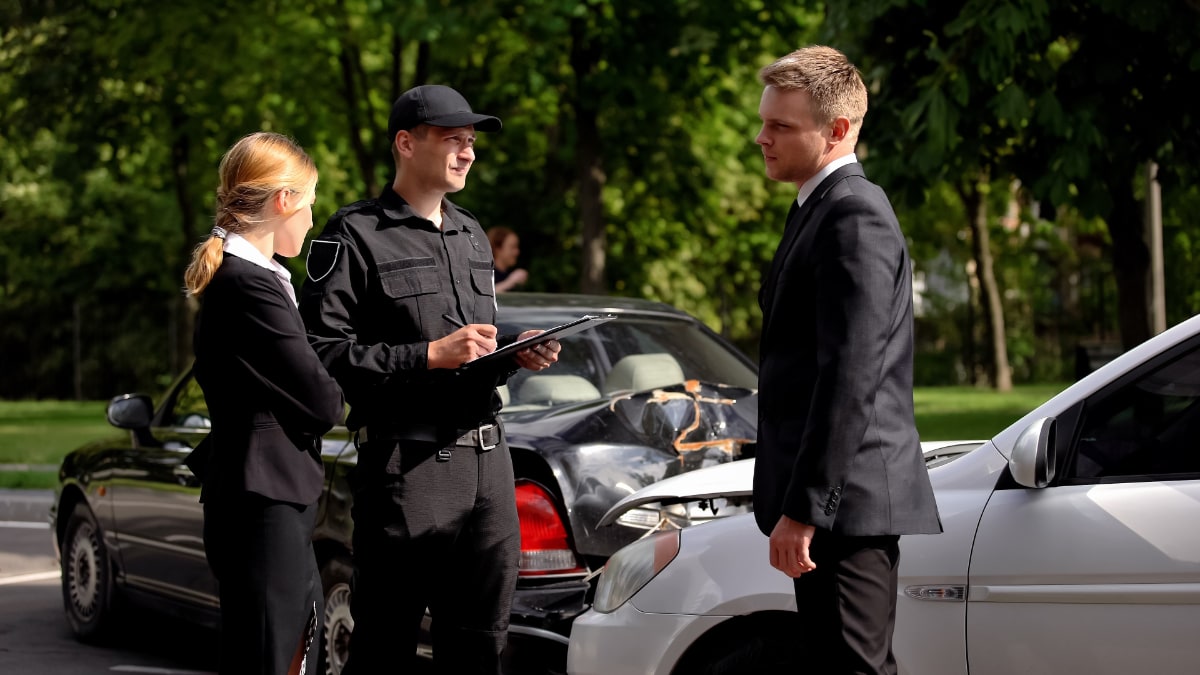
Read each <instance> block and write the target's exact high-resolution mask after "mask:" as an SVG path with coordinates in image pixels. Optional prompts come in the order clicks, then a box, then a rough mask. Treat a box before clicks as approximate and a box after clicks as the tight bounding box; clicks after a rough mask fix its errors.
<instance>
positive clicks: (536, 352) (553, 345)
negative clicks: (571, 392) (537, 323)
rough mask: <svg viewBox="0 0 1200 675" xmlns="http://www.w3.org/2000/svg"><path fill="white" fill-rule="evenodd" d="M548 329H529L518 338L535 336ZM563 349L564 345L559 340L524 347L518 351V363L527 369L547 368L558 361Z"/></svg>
mask: <svg viewBox="0 0 1200 675" xmlns="http://www.w3.org/2000/svg"><path fill="white" fill-rule="evenodd" d="M544 332H546V331H542V330H527V331H525V332H524V333H521V334H520V335H519V336H518V337H517V339H518V340H524V339H525V338H527V337H533V336H534V335H538V334H540V333H544ZM560 351H562V345H561V344H559V342H558V340H547V341H546V342H543V343H542V344H540V345H535V346H533V347H529V348H528V349H522V350H521V351H519V352H517V355H516V357H514V358H516V360H517V365H518V366H521V367H522V368H525V369H527V370H535V371H536V370H545V369H547V368H549V367H550V364H552V363H554V362H555V361H558V353H559V352H560Z"/></svg>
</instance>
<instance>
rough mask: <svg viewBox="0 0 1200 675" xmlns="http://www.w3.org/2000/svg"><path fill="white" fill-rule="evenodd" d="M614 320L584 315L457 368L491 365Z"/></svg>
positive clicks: (611, 317)
mask: <svg viewBox="0 0 1200 675" xmlns="http://www.w3.org/2000/svg"><path fill="white" fill-rule="evenodd" d="M615 318H617V317H616V316H613V315H612V314H606V315H604V316H599V315H595V314H585V315H583V316H581V317H579V318H578V319H574V320H572V321H568V322H567V323H564V324H561V325H558V326H555V327H553V328H549V329H547V330H545V331H543V332H541V333H538V334H537V335H534V336H533V337H527V338H525V339H524V340H517V341H516V342H513V343H512V344H508V345H504V346H503V347H501V348H499V349H497V350H496V351H494V352H492V353H491V354H485V355H483V356H480V357H479V358H477V359H472V360H470V361H467V362H466V363H464V364H462V365H461V366H459V368H470V367H471V366H474V365H478V364H485V363H492V362H495V361H496V360H497V359H502V358H505V357H508V356H512V355H513V354H516V353H517V352H519V351H521V350H522V349H526V348H528V347H533V346H535V345H540V344H542V343H543V342H549V341H550V340H557V339H559V338H564V337H567V336H569V335H574V334H576V333H582V332H583V331H585V330H588V329H590V328H594V327H595V326H598V325H600V324H602V323H604V322H606V321H612V320H613V319H615Z"/></svg>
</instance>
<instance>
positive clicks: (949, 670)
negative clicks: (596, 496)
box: [568, 316, 1200, 675]
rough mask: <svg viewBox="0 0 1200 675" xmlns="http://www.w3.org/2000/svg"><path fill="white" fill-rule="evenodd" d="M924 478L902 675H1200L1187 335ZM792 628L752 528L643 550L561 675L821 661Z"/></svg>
mask: <svg viewBox="0 0 1200 675" xmlns="http://www.w3.org/2000/svg"><path fill="white" fill-rule="evenodd" d="M935 463H936V462H935ZM931 467H932V468H930V471H929V475H930V478H931V480H932V481H933V486H934V491H935V493H936V494H937V500H938V508H939V510H940V512H941V516H942V524H943V526H944V528H945V532H943V533H942V534H939V535H912V536H905V537H902V538H901V542H900V546H901V556H900V571H899V574H900V584H899V589H898V593H899V605H898V609H897V618H896V631H895V651H896V656H897V660H898V661H899V666H900V672H901V673H903V674H906V675H950V674H953V675H963V674H964V673H970V675H1012V674H1013V673H1022V674H1023V675H1024V674H1029V675H1063V674H1069V675H1071V674H1075V673H1081V674H1082V673H1087V674H1088V675H1108V674H1111V675H1118V674H1119V675H1129V674H1130V673H1146V672H1152V673H1156V675H1158V674H1165V673H1180V674H1182V673H1188V674H1193V675H1194V674H1195V673H1200V316H1197V317H1193V318H1191V319H1189V320H1187V321H1185V322H1183V323H1181V324H1179V325H1177V326H1175V327H1173V328H1171V329H1170V330H1168V331H1166V332H1164V333H1162V334H1161V335H1158V336H1155V337H1154V338H1152V339H1151V340H1148V341H1147V342H1145V343H1143V344H1141V345H1139V346H1138V347H1136V348H1134V349H1132V350H1130V351H1128V352H1127V353H1125V354H1123V355H1121V356H1119V357H1118V358H1116V359H1115V360H1113V361H1112V362H1110V363H1109V364H1107V365H1106V366H1104V367H1103V368H1101V369H1100V370H1098V371H1096V372H1095V373H1093V374H1091V375H1089V376H1088V377H1086V378H1084V379H1083V380H1081V381H1079V382H1077V383H1075V384H1074V385H1072V386H1071V387H1069V388H1067V389H1066V390H1065V391H1063V392H1062V393H1060V394H1058V395H1057V396H1055V397H1054V398H1053V399H1051V400H1049V401H1047V402H1046V403H1045V404H1043V405H1041V406H1040V407H1038V408H1037V409H1035V410H1034V411H1033V412H1031V413H1029V414H1028V415H1026V416H1025V417H1024V418H1022V419H1021V420H1019V421H1017V422H1016V423H1014V424H1013V425H1012V426H1010V427H1009V428H1008V429H1006V430H1004V431H1003V432H1001V433H1000V434H999V435H997V436H996V437H995V438H993V439H992V440H991V441H988V442H986V443H984V444H982V445H981V446H979V447H978V448H976V449H974V450H971V451H970V452H967V453H966V454H963V455H961V456H959V457H958V458H955V459H953V460H952V461H946V462H944V463H941V464H940V465H939V466H932V464H931ZM752 473H753V464H752V460H743V461H739V462H734V463H730V464H723V465H718V466H715V467H712V468H708V469H702V470H700V471H695V472H691V473H688V474H684V475H681V476H678V477H676V478H672V479H668V480H666V481H662V482H660V483H657V484H654V485H651V486H649V487H647V488H645V489H643V490H641V491H638V492H637V493H635V494H633V495H631V496H629V497H627V498H626V499H625V500H623V501H622V502H621V503H620V504H618V505H617V506H615V507H614V508H613V510H611V511H610V512H609V513H608V514H607V515H606V516H605V520H606V522H611V521H613V520H615V519H616V518H617V517H619V516H620V515H621V514H622V513H624V512H627V511H628V510H629V509H630V508H639V509H643V510H645V509H647V508H648V506H649V505H652V504H655V505H664V506H662V508H663V509H664V510H666V509H678V508H679V506H678V504H680V503H683V502H688V501H689V500H691V501H695V500H704V501H703V502H702V503H707V504H710V505H711V504H713V503H715V500H718V499H719V498H726V499H730V500H732V501H734V502H735V503H736V502H737V501H739V500H740V501H742V502H745V500H746V499H747V496H748V495H749V494H750V487H751V476H752ZM667 504H675V506H665V505H667ZM663 522H676V521H670V520H669V519H667V518H664V519H663ZM796 609H797V608H796V601H795V596H794V594H793V589H792V582H791V580H790V579H789V578H787V577H786V576H784V575H783V574H782V573H780V572H778V571H776V570H775V569H773V568H772V567H771V566H770V564H769V563H768V559H767V538H766V537H765V536H764V535H762V534H761V533H760V532H759V531H758V528H757V527H756V526H755V523H754V517H753V514H749V513H741V514H738V515H731V516H729V517H727V518H719V517H718V518H714V519H711V520H710V521H709V522H706V523H703V524H700V525H695V526H692V527H687V528H685V529H676V530H669V531H659V532H655V533H653V534H649V535H648V536H647V537H645V538H644V539H642V540H640V541H638V542H637V543H634V544H631V545H629V546H627V547H626V548H624V549H622V550H620V551H619V552H618V553H617V554H616V555H614V556H613V557H612V558H611V559H610V560H609V561H608V565H607V567H606V568H605V570H604V572H603V575H602V577H601V579H600V583H599V586H598V588H597V591H596V597H595V602H594V604H593V607H592V609H590V610H589V611H588V612H586V613H585V614H583V615H581V616H580V617H579V618H577V619H576V620H575V623H574V626H573V627H572V631H571V638H570V647H569V651H568V672H569V673H571V674H572V675H599V674H601V673H603V674H605V675H615V674H624V673H653V674H657V675H668V674H672V675H694V674H705V673H773V672H804V671H803V669H802V654H803V651H804V650H806V649H820V648H821V646H820V645H805V644H804V643H803V640H804V635H803V634H801V633H800V632H799V631H798V630H795V629H794V627H793V625H792V618H791V617H794V616H795V615H794V614H792V612H795V611H796ZM800 611H803V608H801V609H800Z"/></svg>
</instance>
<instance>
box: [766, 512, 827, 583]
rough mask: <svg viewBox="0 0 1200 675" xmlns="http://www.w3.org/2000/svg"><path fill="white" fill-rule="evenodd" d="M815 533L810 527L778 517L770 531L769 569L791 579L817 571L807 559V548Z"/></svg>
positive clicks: (815, 565)
mask: <svg viewBox="0 0 1200 675" xmlns="http://www.w3.org/2000/svg"><path fill="white" fill-rule="evenodd" d="M816 531H817V528H815V527H813V526H812V525H805V524H804V523H798V522H796V521H794V520H792V519H791V518H788V517H787V516H780V517H779V522H777V523H775V529H773V530H771V567H774V568H775V569H777V570H779V571H780V572H783V573H784V574H786V575H788V576H789V577H791V578H793V579H795V578H796V577H798V576H800V575H801V574H804V573H805V572H811V571H813V570H815V569H817V564H816V563H814V562H813V561H812V558H810V557H808V546H809V544H811V543H812V538H813V533H814V532H816Z"/></svg>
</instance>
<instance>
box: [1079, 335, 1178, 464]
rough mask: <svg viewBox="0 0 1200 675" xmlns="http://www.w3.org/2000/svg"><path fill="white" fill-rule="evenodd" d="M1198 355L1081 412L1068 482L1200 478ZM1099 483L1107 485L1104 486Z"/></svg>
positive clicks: (1173, 363)
mask: <svg viewBox="0 0 1200 675" xmlns="http://www.w3.org/2000/svg"><path fill="white" fill-rule="evenodd" d="M1198 439H1200V349H1197V348H1196V346H1195V345H1193V346H1192V349H1191V350H1190V351H1188V352H1186V353H1184V354H1183V355H1182V356H1179V357H1178V358H1175V359H1173V360H1172V361H1170V362H1168V363H1166V364H1165V365H1162V366H1160V367H1158V368H1156V369H1154V370H1153V371H1151V372H1149V373H1146V374H1144V375H1142V376H1141V377H1139V378H1138V379H1136V380H1135V381H1133V382H1131V383H1128V384H1126V385H1124V386H1122V387H1120V388H1119V389H1117V390H1115V391H1111V392H1103V393H1102V394H1101V395H1100V396H1098V397H1097V398H1096V400H1089V401H1088V402H1087V405H1086V406H1085V408H1084V415H1083V421H1082V425H1081V429H1080V433H1079V441H1078V443H1077V447H1076V453H1075V457H1074V460H1073V461H1072V462H1071V463H1070V465H1069V466H1068V467H1067V475H1066V479H1067V480H1070V481H1071V482H1075V483H1078V482H1091V481H1096V482H1111V480H1112V479H1121V480H1136V479H1137V478H1139V477H1145V478H1146V479H1153V478H1162V477H1163V476H1184V475H1197V476H1200V441H1198ZM1104 479H1108V480H1107V481H1106V480H1104Z"/></svg>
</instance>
